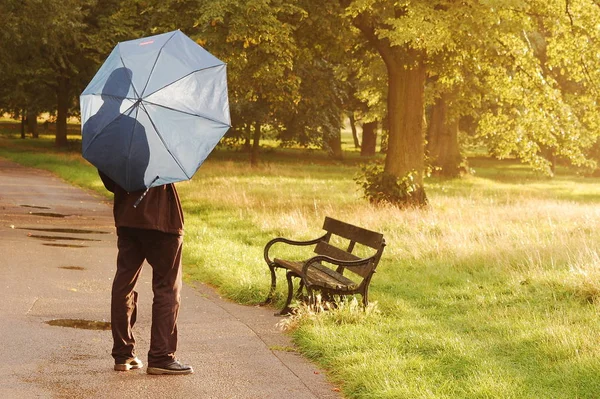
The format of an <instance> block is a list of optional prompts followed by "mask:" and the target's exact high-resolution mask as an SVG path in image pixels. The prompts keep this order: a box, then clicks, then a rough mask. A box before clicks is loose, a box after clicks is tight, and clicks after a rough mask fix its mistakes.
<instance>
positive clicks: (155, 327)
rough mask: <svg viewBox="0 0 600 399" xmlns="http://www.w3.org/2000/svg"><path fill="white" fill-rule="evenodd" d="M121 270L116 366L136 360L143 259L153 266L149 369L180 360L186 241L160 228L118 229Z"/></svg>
mask: <svg viewBox="0 0 600 399" xmlns="http://www.w3.org/2000/svg"><path fill="white" fill-rule="evenodd" d="M118 236H119V237H118V241H117V247H118V249H119V254H118V256H117V272H116V274H115V279H114V281H113V285H112V300H111V326H112V335H113V343H114V344H113V350H112V356H113V357H114V359H115V362H116V363H121V362H122V361H125V360H127V359H129V358H132V357H135V355H136V354H135V338H134V336H133V331H132V328H133V326H134V324H135V322H136V316H137V298H138V293H137V292H136V291H135V286H136V283H137V280H138V278H139V276H140V272H141V271H142V265H143V263H144V260H147V261H148V263H149V264H150V266H152V291H153V293H154V299H153V303H152V328H151V333H150V350H149V351H148V366H151V367H160V366H164V365H166V364H169V363H171V362H172V361H174V360H175V351H176V350H177V315H178V312H179V304H180V301H181V296H180V293H181V286H182V282H181V250H182V246H183V237H182V236H178V235H174V234H168V233H163V232H160V231H156V230H144V229H135V228H126V227H120V228H119V229H118Z"/></svg>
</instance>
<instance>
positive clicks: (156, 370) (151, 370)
mask: <svg viewBox="0 0 600 399" xmlns="http://www.w3.org/2000/svg"><path fill="white" fill-rule="evenodd" d="M193 372H194V369H193V368H192V366H188V365H187V364H181V363H179V361H177V360H175V361H174V362H171V363H169V364H167V365H165V366H161V367H148V370H147V373H148V374H153V375H159V374H192V373H193Z"/></svg>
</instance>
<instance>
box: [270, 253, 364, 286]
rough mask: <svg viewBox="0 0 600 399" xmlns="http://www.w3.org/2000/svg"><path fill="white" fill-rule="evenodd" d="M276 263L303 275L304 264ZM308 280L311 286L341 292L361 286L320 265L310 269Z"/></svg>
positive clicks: (314, 265) (284, 261) (285, 261)
mask: <svg viewBox="0 0 600 399" xmlns="http://www.w3.org/2000/svg"><path fill="white" fill-rule="evenodd" d="M274 261H275V263H276V264H280V265H281V266H283V267H285V268H287V269H289V270H292V271H293V272H295V273H296V274H298V275H301V273H302V267H303V265H304V263H303V262H293V261H287V260H283V259H277V258H276V259H275V260H274ZM306 278H307V280H308V282H309V283H311V284H314V285H318V286H322V287H325V288H330V289H335V290H340V291H353V290H356V289H357V288H358V286H359V284H358V283H356V282H354V281H352V280H350V279H349V278H347V277H345V276H343V275H342V274H340V273H338V272H336V271H335V270H331V269H330V268H328V267H327V266H324V265H321V264H318V263H314V264H313V265H312V266H311V267H310V268H309V269H308V275H307V276H306Z"/></svg>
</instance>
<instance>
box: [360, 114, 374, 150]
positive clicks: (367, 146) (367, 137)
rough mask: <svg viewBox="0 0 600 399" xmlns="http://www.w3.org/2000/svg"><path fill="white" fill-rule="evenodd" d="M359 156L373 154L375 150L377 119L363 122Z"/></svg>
mask: <svg viewBox="0 0 600 399" xmlns="http://www.w3.org/2000/svg"><path fill="white" fill-rule="evenodd" d="M362 138H363V139H362V147H361V149H360V156H361V157H372V156H375V152H376V150H377V121H375V122H367V123H363V128H362Z"/></svg>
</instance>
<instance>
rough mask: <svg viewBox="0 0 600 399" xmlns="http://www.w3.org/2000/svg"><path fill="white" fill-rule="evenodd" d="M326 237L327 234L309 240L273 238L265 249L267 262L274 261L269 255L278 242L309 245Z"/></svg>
mask: <svg viewBox="0 0 600 399" xmlns="http://www.w3.org/2000/svg"><path fill="white" fill-rule="evenodd" d="M325 237H327V234H324V235H322V236H321V237H319V238H315V239H314V240H308V241H296V240H290V239H288V238H284V237H277V238H273V239H272V240H271V241H269V242H268V243H267V245H265V250H264V258H265V262H267V264H268V265H271V264H272V263H273V261H272V260H271V258H270V257H269V251H270V250H271V247H272V246H273V245H274V244H276V243H278V242H282V243H284V244H288V245H294V246H308V245H315V244H317V243H318V242H319V241H322V240H324V239H325Z"/></svg>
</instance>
